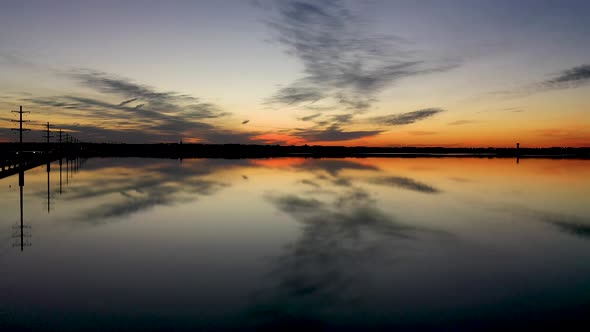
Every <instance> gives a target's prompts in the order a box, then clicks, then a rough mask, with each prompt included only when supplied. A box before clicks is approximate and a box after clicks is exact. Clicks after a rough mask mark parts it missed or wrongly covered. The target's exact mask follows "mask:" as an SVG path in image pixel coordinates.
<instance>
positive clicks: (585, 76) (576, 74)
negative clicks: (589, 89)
mask: <svg viewBox="0 0 590 332" xmlns="http://www.w3.org/2000/svg"><path fill="white" fill-rule="evenodd" d="M588 83H590V64H584V65H581V66H577V67H573V68H570V69H567V70H564V71H563V72H561V73H559V74H558V75H557V76H555V77H553V78H551V79H549V80H547V81H545V82H543V85H544V86H545V87H547V88H569V87H577V86H580V85H584V84H588Z"/></svg>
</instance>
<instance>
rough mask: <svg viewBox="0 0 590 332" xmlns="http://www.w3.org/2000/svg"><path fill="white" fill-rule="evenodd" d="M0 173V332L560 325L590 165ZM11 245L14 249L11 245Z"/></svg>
mask: <svg viewBox="0 0 590 332" xmlns="http://www.w3.org/2000/svg"><path fill="white" fill-rule="evenodd" d="M78 164H79V163H76V164H74V165H72V164H71V163H66V161H65V160H64V161H63V163H62V167H61V172H60V164H59V163H58V162H54V163H52V164H51V168H50V172H49V173H48V172H47V168H46V167H45V166H42V167H38V168H36V169H33V170H30V171H27V172H26V173H25V175H24V186H23V187H22V192H23V200H22V203H23V224H24V226H25V227H24V228H23V237H22V239H23V241H22V243H21V236H20V234H21V228H20V189H21V187H19V177H18V175H17V176H11V177H8V178H5V179H2V180H0V197H1V200H0V208H1V210H0V211H1V212H2V213H1V215H0V271H1V273H2V277H1V278H0V330H8V331H13V330H15V331H16V330H26V329H30V330H41V331H44V330H59V331H67V330H78V329H90V328H93V329H94V330H101V329H102V330H117V329H122V330H123V329H135V330H137V329H141V330H144V331H150V330H162V331H174V330H191V331H192V330H198V329H200V328H202V329H206V330H221V329H226V328H227V329H231V328H236V327H237V328H240V329H251V330H265V329H268V330H289V329H290V330H344V329H357V330H360V329H363V330H366V329H371V328H373V329H393V328H394V327H399V328H402V329H404V328H405V329H412V330H416V329H424V330H430V329H432V330H457V329H473V328H477V329H479V330H481V329H484V328H490V329H495V328H498V327H506V328H514V327H535V326H537V327H551V326H554V327H556V328H559V327H564V326H566V325H570V327H571V324H574V323H576V322H581V321H583V320H585V319H587V316H586V315H587V314H588V312H590V204H589V203H590V200H589V197H590V161H584V160H548V159H547V160H546V159H525V160H520V162H519V163H518V164H517V163H516V161H515V160H513V159H477V158H416V159H404V158H383V159H380V158H375V159H373V158H367V159H302V158H284V159H283V158H277V159H259V160H256V159H254V160H221V159H217V160H212V159H192V160H182V161H179V160H164V159H133V158H124V159H89V160H85V161H84V162H83V163H81V164H82V165H78ZM21 244H22V250H21Z"/></svg>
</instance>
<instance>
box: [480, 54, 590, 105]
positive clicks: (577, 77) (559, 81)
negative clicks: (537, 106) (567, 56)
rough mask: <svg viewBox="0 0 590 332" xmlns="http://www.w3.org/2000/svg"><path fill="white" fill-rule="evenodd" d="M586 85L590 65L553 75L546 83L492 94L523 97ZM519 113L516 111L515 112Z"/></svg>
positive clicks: (589, 79)
mask: <svg viewBox="0 0 590 332" xmlns="http://www.w3.org/2000/svg"><path fill="white" fill-rule="evenodd" d="M585 85H590V64H583V65H580V66H576V67H572V68H569V69H565V70H563V71H561V72H558V73H555V74H553V75H552V77H551V78H549V79H546V80H544V81H539V82H535V83H532V84H529V85H526V86H522V87H520V88H516V89H512V90H502V91H494V92H492V94H495V95H500V96H502V95H503V96H506V97H522V96H527V95H530V94H535V93H540V92H545V91H552V90H562V89H569V88H577V87H581V86H585ZM518 111H519V110H514V112H518Z"/></svg>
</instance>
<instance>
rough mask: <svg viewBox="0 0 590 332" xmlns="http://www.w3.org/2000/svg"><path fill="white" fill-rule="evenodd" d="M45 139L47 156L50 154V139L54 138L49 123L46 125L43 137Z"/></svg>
mask: <svg viewBox="0 0 590 332" xmlns="http://www.w3.org/2000/svg"><path fill="white" fill-rule="evenodd" d="M43 137H44V138H46V139H47V154H49V151H50V149H49V139H50V138H51V137H53V135H51V133H50V131H49V122H47V124H46V125H45V135H43Z"/></svg>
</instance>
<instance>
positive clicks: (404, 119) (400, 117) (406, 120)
mask: <svg viewBox="0 0 590 332" xmlns="http://www.w3.org/2000/svg"><path fill="white" fill-rule="evenodd" d="M443 111H444V110H443V109H441V108H425V109H422V110H418V111H413V112H407V113H400V114H391V115H384V116H377V117H373V118H370V119H369V120H370V121H371V122H373V123H377V124H384V125H390V126H400V125H407V124H411V123H414V122H417V121H420V120H424V119H427V118H430V117H432V116H434V115H435V114H438V113H441V112H443Z"/></svg>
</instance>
